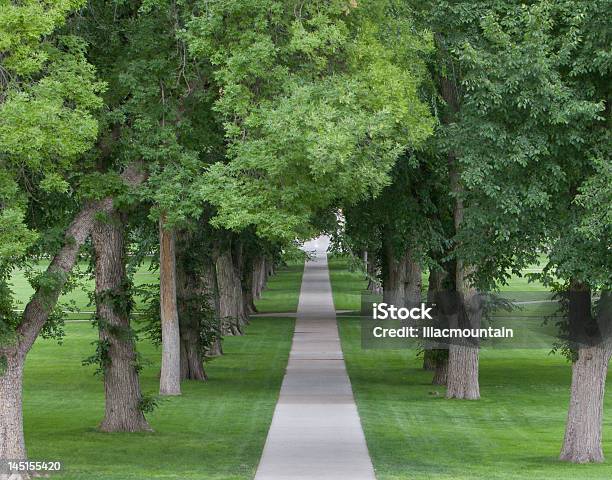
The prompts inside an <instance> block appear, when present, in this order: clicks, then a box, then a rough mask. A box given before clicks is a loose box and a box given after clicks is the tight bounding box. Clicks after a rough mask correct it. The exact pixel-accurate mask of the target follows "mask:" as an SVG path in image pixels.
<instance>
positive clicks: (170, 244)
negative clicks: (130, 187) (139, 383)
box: [159, 215, 181, 395]
mask: <svg viewBox="0 0 612 480" xmlns="http://www.w3.org/2000/svg"><path fill="white" fill-rule="evenodd" d="M164 220H165V216H163V215H162V217H161V218H160V220H159V291H160V299H159V306H160V314H161V315H160V316H161V329H162V360H161V375H160V379H159V394H160V395H180V394H181V354H180V352H181V338H180V329H179V319H178V310H177V304H176V257H175V246H174V232H173V231H172V230H171V229H167V228H165V226H164Z"/></svg>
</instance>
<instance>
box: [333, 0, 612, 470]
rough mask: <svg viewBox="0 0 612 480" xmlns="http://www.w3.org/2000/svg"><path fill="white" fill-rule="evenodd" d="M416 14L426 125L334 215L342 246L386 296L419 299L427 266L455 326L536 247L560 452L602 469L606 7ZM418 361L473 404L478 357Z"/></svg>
mask: <svg viewBox="0 0 612 480" xmlns="http://www.w3.org/2000/svg"><path fill="white" fill-rule="evenodd" d="M416 12H417V14H418V16H419V19H420V22H422V25H426V26H427V28H429V29H431V31H432V34H433V37H434V42H435V52H434V53H433V54H432V55H431V56H430V57H429V58H428V60H429V72H430V77H429V82H428V83H427V84H425V86H424V87H425V90H426V92H427V93H426V95H427V97H429V98H431V99H432V101H431V109H432V113H433V114H435V115H436V117H437V119H438V122H437V127H436V132H435V134H434V135H433V136H432V137H431V138H430V139H429V140H428V142H427V144H426V146H425V147H424V148H422V149H416V150H408V151H406V152H405V153H404V155H403V156H402V157H400V159H399V160H398V162H397V163H396V165H395V167H394V170H393V173H392V183H391V185H389V186H388V187H386V188H385V189H384V190H383V192H382V194H381V195H379V196H378V197H376V198H373V199H369V200H367V201H365V202H362V203H359V204H356V205H355V204H353V205H351V206H347V208H345V213H346V238H345V241H346V242H347V244H348V246H349V248H350V249H352V250H353V251H355V252H367V258H368V260H369V264H370V267H369V272H370V274H371V275H374V276H376V275H378V277H379V281H380V283H382V287H383V290H384V297H385V301H387V302H389V303H394V304H396V305H410V304H412V303H415V302H419V301H420V298H421V271H422V270H423V269H429V286H428V289H427V290H428V298H429V299H430V300H434V299H435V298H436V293H437V292H438V293H439V292H441V291H444V292H454V293H455V295H456V296H457V297H458V298H460V299H462V303H463V309H464V312H465V314H464V315H463V316H461V317H460V321H461V319H463V321H465V322H466V324H465V326H468V325H471V326H475V325H476V326H477V325H478V324H479V322H480V319H481V317H482V315H483V310H482V302H480V301H479V300H478V295H477V292H479V291H490V290H492V289H495V288H497V287H499V286H501V285H503V284H504V283H505V281H506V280H507V279H508V277H509V275H511V274H513V273H514V274H519V273H520V271H521V270H522V269H523V268H524V267H526V266H528V265H530V264H531V263H533V262H535V261H536V259H537V257H538V254H539V253H542V252H543V253H545V254H546V258H547V264H546V266H545V268H544V271H543V272H542V274H540V275H538V276H537V278H538V279H539V280H540V281H542V282H543V283H544V284H546V285H548V286H550V287H551V288H552V289H554V290H556V291H558V292H560V293H561V294H563V296H564V298H565V299H566V300H567V302H564V304H566V305H567V323H566V324H565V325H563V326H562V332H561V333H565V334H567V333H568V332H569V333H571V334H572V336H571V338H569V339H568V338H567V337H566V340H567V343H566V345H565V347H566V348H565V351H566V352H567V353H568V355H569V356H570V358H571V360H572V362H573V366H572V370H573V375H572V386H571V398H570V404H569V405H570V406H569V412H568V417H567V426H566V432H565V438H564V442H563V447H562V451H561V459H562V460H568V461H572V462H579V463H583V462H600V461H603V453H602V449H601V429H602V416H603V396H604V388H605V381H606V374H607V368H608V363H609V360H610V357H611V355H612V344H611V343H610V336H609V333H610V331H609V326H610V320H611V319H610V311H611V310H610V297H609V289H610V286H611V285H612V269H611V267H612V250H611V249H610V238H612V237H611V225H612V221H611V220H612V217H611V214H610V212H611V209H610V205H612V190H611V189H610V185H611V184H612V182H611V177H610V174H611V172H612V170H611V164H610V146H611V143H610V122H611V120H612V119H611V116H610V93H611V92H610V85H611V80H612V79H611V76H610V67H611V62H610V55H609V40H610V39H609V31H610V29H609V23H608V21H607V20H606V19H605V18H604V17H605V16H606V15H607V14H610V13H612V12H611V10H610V4H609V3H608V2H598V1H593V2H575V1H566V0H564V1H558V2H547V1H540V2H512V1H485V2H446V1H433V2H422V4H421V5H417V6H416ZM594 296H595V297H596V296H600V299H599V301H598V302H597V305H596V306H595V305H592V301H591V299H592V297H594ZM438 298H439V297H438ZM460 326H461V325H460ZM577 338H580V339H581V341H580V342H577V341H575V340H576V339H577ZM572 340H573V341H572ZM424 361H425V366H426V368H432V369H434V370H435V375H434V383H439V384H445V385H446V386H447V398H463V399H478V398H479V397H480V391H479V383H478V348H474V347H473V346H470V345H451V346H450V348H449V350H448V351H445V350H434V351H426V352H425V360H424Z"/></svg>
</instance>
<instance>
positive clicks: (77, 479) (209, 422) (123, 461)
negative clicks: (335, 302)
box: [24, 264, 302, 480]
mask: <svg viewBox="0 0 612 480" xmlns="http://www.w3.org/2000/svg"><path fill="white" fill-rule="evenodd" d="M301 272H302V266H300V265H297V264H296V265H290V266H289V267H288V268H283V269H280V270H279V272H278V273H277V275H275V276H274V277H272V278H271V279H270V282H269V288H268V289H267V290H266V292H264V294H263V298H262V300H261V302H259V303H260V304H263V306H265V308H266V310H267V309H271V310H274V309H275V307H276V309H278V310H283V309H287V308H288V307H290V306H291V305H295V307H297V301H298V300H297V299H298V297H299V286H300V283H301ZM275 298H276V299H277V300H278V302H275ZM276 303H278V305H277V304H276ZM294 309H295V308H294ZM293 328H294V319H292V318H266V317H258V318H253V319H252V320H251V324H250V325H249V326H248V327H247V329H246V334H245V335H244V336H242V337H227V338H226V339H225V340H224V350H225V352H226V355H224V356H222V357H220V358H217V359H214V360H212V361H210V362H209V363H208V364H207V366H206V370H207V373H208V375H209V378H210V380H209V381H208V382H206V383H202V382H193V381H187V382H183V395H182V396H181V397H177V398H165V399H163V400H162V401H161V403H160V404H159V406H158V407H157V409H156V410H155V411H154V412H153V413H151V414H149V415H148V419H149V420H150V424H151V426H152V427H153V429H154V430H155V431H154V433H136V434H106V433H100V432H99V431H97V429H96V426H97V424H98V423H99V421H100V420H101V419H102V416H103V410H104V396H103V383H102V381H101V379H100V378H99V377H96V376H94V375H93V372H94V367H83V366H82V365H81V361H82V360H83V359H84V358H85V357H87V356H89V355H91V354H92V353H93V348H94V347H93V346H92V345H91V342H92V341H94V340H95V338H96V332H95V330H94V329H93V328H92V326H91V325H89V324H87V323H69V324H66V337H65V340H64V344H63V345H61V346H60V345H58V344H57V342H54V341H51V340H43V339H40V340H38V341H37V342H36V345H35V346H34V348H33V351H32V353H31V354H30V356H29V357H28V361H27V364H26V372H25V387H24V414H25V432H26V433H25V435H26V442H27V445H28V453H29V456H30V458H31V459H33V460H49V461H52V460H61V461H62V463H63V468H64V471H63V472H62V473H60V474H57V475H53V476H52V477H51V478H54V479H62V480H84V479H87V480H92V479H99V480H114V479H116V480H130V479H145V478H146V479H162V478H163V479H174V478H176V479H178V478H181V479H202V478H206V479H219V480H239V479H240V480H242V479H250V478H253V476H254V474H255V469H256V467H257V463H258V461H259V458H260V455H261V451H262V450H263V446H264V442H265V439H266V435H267V433H268V428H269V425H270V422H271V420H272V414H273V412H274V407H275V405H276V401H277V398H278V394H279V391H280V385H281V382H282V379H283V376H284V373H285V367H286V364H287V359H288V356H289V350H290V348H291V340H292V336H293ZM138 350H139V352H140V353H141V354H142V356H143V358H144V360H145V367H144V369H143V371H142V372H141V385H142V390H143V392H144V393H155V392H156V391H157V388H158V382H159V378H158V374H159V357H160V352H159V350H158V349H156V348H155V347H153V346H152V345H151V344H150V343H148V342H146V341H144V340H143V341H140V342H139V344H138Z"/></svg>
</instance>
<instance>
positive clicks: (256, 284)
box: [251, 256, 264, 300]
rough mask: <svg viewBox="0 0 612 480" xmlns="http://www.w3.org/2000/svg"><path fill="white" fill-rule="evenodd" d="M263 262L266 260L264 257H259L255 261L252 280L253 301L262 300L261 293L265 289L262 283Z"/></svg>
mask: <svg viewBox="0 0 612 480" xmlns="http://www.w3.org/2000/svg"><path fill="white" fill-rule="evenodd" d="M263 260H264V258H263V257H262V256H257V257H255V258H254V259H253V275H252V278H251V284H252V291H253V300H257V299H259V298H261V291H262V287H263V285H262V282H261V270H262V262H263Z"/></svg>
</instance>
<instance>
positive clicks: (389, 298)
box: [383, 235, 422, 308]
mask: <svg viewBox="0 0 612 480" xmlns="http://www.w3.org/2000/svg"><path fill="white" fill-rule="evenodd" d="M383 244H384V245H383V247H384V248H383V257H384V267H383V301H384V302H386V303H389V304H391V305H395V306H396V307H410V308H412V307H415V306H418V305H420V303H421V284H422V281H421V266H420V265H419V263H418V262H417V261H416V260H415V258H414V253H413V252H412V251H411V250H409V249H408V250H406V251H404V252H403V253H402V255H401V257H400V258H397V255H396V254H395V252H394V249H393V245H392V244H391V240H390V238H389V235H387V236H386V237H385V239H384V240H383Z"/></svg>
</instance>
